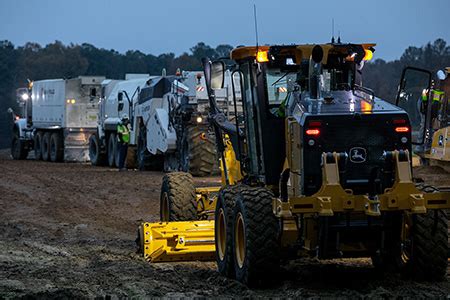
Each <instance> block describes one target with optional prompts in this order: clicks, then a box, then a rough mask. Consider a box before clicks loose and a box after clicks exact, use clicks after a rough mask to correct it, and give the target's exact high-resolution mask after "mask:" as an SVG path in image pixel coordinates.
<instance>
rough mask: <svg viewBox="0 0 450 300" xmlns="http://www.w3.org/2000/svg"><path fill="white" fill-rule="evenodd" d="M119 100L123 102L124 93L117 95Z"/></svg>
mask: <svg viewBox="0 0 450 300" xmlns="http://www.w3.org/2000/svg"><path fill="white" fill-rule="evenodd" d="M117 100H119V101H123V93H122V92H119V94H117Z"/></svg>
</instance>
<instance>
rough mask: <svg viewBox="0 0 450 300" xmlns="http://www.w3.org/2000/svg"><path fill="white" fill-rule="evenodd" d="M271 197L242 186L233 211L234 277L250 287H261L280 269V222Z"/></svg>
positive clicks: (268, 193)
mask: <svg viewBox="0 0 450 300" xmlns="http://www.w3.org/2000/svg"><path fill="white" fill-rule="evenodd" d="M272 198H273V194H272V192H270V191H269V190H267V189H265V188H260V187H249V186H243V185H242V186H241V190H240V191H239V193H237V197H236V204H235V207H234V211H233V254H234V269H235V276H236V279H237V280H238V281H240V282H241V283H243V284H245V285H248V286H250V287H252V286H253V287H254V286H261V285H262V284H264V283H267V282H268V281H269V280H270V279H271V278H273V274H274V272H277V271H278V268H279V263H280V262H279V254H280V251H279V242H278V235H279V223H278V219H277V218H276V217H275V215H274V214H273V212H272Z"/></svg>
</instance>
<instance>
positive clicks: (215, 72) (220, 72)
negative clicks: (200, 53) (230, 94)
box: [211, 61, 225, 90]
mask: <svg viewBox="0 0 450 300" xmlns="http://www.w3.org/2000/svg"><path fill="white" fill-rule="evenodd" d="M224 79H225V64H224V63H223V62H222V61H215V62H213V63H211V88H212V89H213V90H216V89H222V88H223V83H224Z"/></svg>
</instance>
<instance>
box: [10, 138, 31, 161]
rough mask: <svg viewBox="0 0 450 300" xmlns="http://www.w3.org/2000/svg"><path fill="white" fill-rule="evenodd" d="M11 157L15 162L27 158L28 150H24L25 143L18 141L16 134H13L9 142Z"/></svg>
mask: <svg viewBox="0 0 450 300" xmlns="http://www.w3.org/2000/svg"><path fill="white" fill-rule="evenodd" d="M11 156H12V158H13V159H15V160H22V159H26V158H27V157H28V150H26V149H25V143H24V142H23V141H21V140H20V138H19V136H18V134H14V136H13V138H12V141H11Z"/></svg>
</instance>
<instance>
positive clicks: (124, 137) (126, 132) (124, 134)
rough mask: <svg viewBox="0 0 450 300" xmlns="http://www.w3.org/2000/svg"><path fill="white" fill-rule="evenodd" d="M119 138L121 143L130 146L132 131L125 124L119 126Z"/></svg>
mask: <svg viewBox="0 0 450 300" xmlns="http://www.w3.org/2000/svg"><path fill="white" fill-rule="evenodd" d="M117 138H118V140H119V142H121V143H126V144H128V143H129V142H130V129H129V128H128V126H126V125H123V124H119V125H117Z"/></svg>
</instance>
